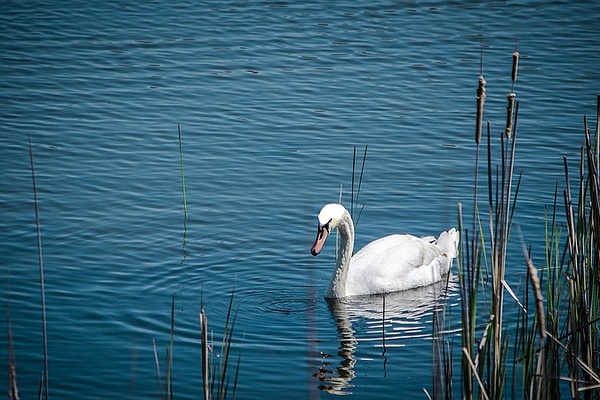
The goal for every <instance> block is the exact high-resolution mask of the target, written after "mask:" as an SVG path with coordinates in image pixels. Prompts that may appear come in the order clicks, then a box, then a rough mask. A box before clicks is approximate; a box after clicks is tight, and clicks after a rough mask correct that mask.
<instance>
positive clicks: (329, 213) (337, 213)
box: [310, 203, 348, 256]
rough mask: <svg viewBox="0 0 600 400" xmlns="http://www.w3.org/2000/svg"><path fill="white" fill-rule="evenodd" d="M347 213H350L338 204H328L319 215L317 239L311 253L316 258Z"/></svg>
mask: <svg viewBox="0 0 600 400" xmlns="http://www.w3.org/2000/svg"><path fill="white" fill-rule="evenodd" d="M347 213H348V211H346V209H345V208H344V206H342V205H341V204H337V203H331V204H327V205H326V206H325V207H323V208H322V209H321V212H320V213H319V227H318V230H317V238H316V239H315V243H314V244H313V245H312V247H311V249H310V253H311V254H312V255H313V256H316V255H318V254H319V253H320V252H321V250H322V249H323V246H324V245H325V241H326V240H327V236H328V235H329V234H330V233H331V231H333V230H334V229H335V228H337V227H338V225H339V223H340V221H341V220H342V219H343V218H344V215H345V214H347Z"/></svg>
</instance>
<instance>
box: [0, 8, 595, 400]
mask: <svg viewBox="0 0 600 400" xmlns="http://www.w3.org/2000/svg"><path fill="white" fill-rule="evenodd" d="M598 15H600V5H599V4H598V3H595V2H583V1H554V2H548V1H520V2H512V1H511V2H494V3H486V4H479V3H476V2H472V1H437V2H428V3H427V4H425V3H424V2H410V1H409V2H390V1H375V2H373V1H362V0H359V1H340V2H335V3H331V2H325V1H317V2H232V3H227V2H200V3H197V2H184V1H170V2H162V1H155V2H140V3H126V2H94V3H93V4H90V3H89V2H83V1H71V2H56V1H31V2H22V1H12V2H8V1H6V2H2V3H0V76H1V77H2V79H0V124H1V125H0V127H1V130H2V134H1V135H0V170H1V171H2V179H1V180H0V243H1V244H0V265H1V268H2V275H3V276H2V284H0V287H1V288H2V290H1V295H0V304H1V307H2V309H4V310H7V309H8V301H9V299H10V307H11V319H12V330H13V333H14V342H15V352H16V362H17V371H18V382H19V389H20V392H21V398H32V397H33V396H35V393H37V386H38V380H39V377H40V372H41V370H42V354H43V351H42V327H41V307H40V294H39V293H40V286H39V274H38V258H37V257H38V255H37V247H36V246H37V244H36V228H35V214H34V205H33V191H32V182H31V172H30V167H29V156H28V144H27V142H28V136H31V140H32V142H33V151H34V154H35V167H36V174H37V184H38V195H39V207H40V214H41V228H42V237H43V259H44V266H45V273H46V300H47V309H48V345H49V365H50V369H49V378H50V379H49V384H50V395H51V397H53V398H60V399H82V398H90V399H93V398H102V399H106V398H115V399H117V398H118V399H121V398H132V399H133V398H139V399H146V398H160V385H159V379H158V378H157V373H156V366H155V362H154V354H153V349H152V341H153V340H155V341H156V345H157V348H158V352H159V358H160V362H161V371H162V372H161V373H162V376H163V379H164V375H165V373H164V367H165V349H166V347H167V346H168V345H169V326H170V320H171V299H172V298H174V306H175V314H174V320H175V337H174V367H173V370H174V379H173V384H174V388H175V393H176V397H177V398H180V399H182V398H183V399H191V398H198V397H199V396H200V393H201V384H200V380H201V372H200V347H199V332H200V330H199V323H198V313H199V311H200V308H201V305H202V304H204V307H205V309H206V312H207V315H208V321H209V325H210V327H211V329H212V330H213V331H214V336H215V341H217V342H218V341H219V340H220V338H221V334H222V331H223V327H224V323H225V316H226V312H227V308H228V305H229V300H230V294H231V292H232V290H234V288H235V295H234V300H233V305H234V309H236V310H238V314H237V320H236V323H235V332H234V349H233V350H232V353H233V360H234V362H237V357H238V354H239V352H240V349H241V365H240V373H239V384H238V388H237V397H238V398H243V399H252V398H272V399H276V398H285V399H292V398H293V399H305V398H311V399H317V398H327V397H329V396H330V394H328V392H335V393H340V392H341V393H346V394H348V393H352V394H353V396H354V397H355V398H360V399H366V398H377V399H382V398H424V393H423V388H426V389H427V390H429V391H430V392H431V340H430V337H431V326H432V314H433V312H432V307H433V303H434V298H435V297H436V296H437V295H438V294H439V290H436V289H435V288H429V289H423V290H421V291H417V292H416V293H408V294H404V295H396V296H391V297H390V298H389V299H387V303H386V304H387V305H388V307H389V309H388V311H387V313H386V315H385V316H383V315H382V314H381V312H380V310H381V305H382V304H381V300H382V299H381V298H379V297H375V298H373V299H363V300H362V301H361V302H358V303H357V302H350V303H349V304H343V305H340V306H338V307H336V308H333V309H330V307H329V305H328V303H327V302H326V301H325V300H324V299H323V297H322V296H323V293H324V290H325V288H326V285H327V282H328V279H329V276H330V273H331V272H330V271H331V268H332V266H333V263H334V251H333V245H332V244H328V245H327V247H326V248H325V251H324V254H323V255H321V256H320V257H317V258H313V257H312V256H311V255H310V254H309V249H310V245H311V244H312V241H313V239H314V235H315V233H316V222H317V220H316V213H317V212H318V211H319V209H320V207H321V206H322V205H323V204H325V203H328V202H334V201H337V200H338V197H339V191H340V185H342V188H343V192H344V202H345V203H346V204H348V201H349V198H350V193H349V192H350V182H351V169H352V153H353V148H354V146H357V152H358V153H359V154H362V151H363V146H364V145H367V144H368V146H369V147H368V155H367V162H366V169H365V178H364V181H363V184H362V188H361V193H360V200H359V201H360V204H365V209H364V212H363V214H362V216H361V219H360V222H359V224H358V229H357V235H358V237H357V247H361V246H362V245H364V244H366V243H367V242H368V241H370V240H372V239H374V238H377V237H379V236H383V235H385V234H389V233H393V232H411V233H414V234H418V235H429V234H437V233H439V232H440V231H441V230H443V229H446V228H448V227H450V226H452V225H456V221H457V211H456V207H457V203H458V202H459V201H463V202H464V203H465V207H466V209H467V210H471V208H469V204H470V202H471V198H472V193H473V190H472V183H473V179H474V172H473V171H474V168H473V166H474V156H475V149H474V144H473V143H474V140H473V137H474V132H473V131H474V114H475V107H474V106H475V91H476V87H477V77H478V76H479V74H480V60H481V57H480V55H481V22H482V21H483V25H484V41H483V59H484V64H483V67H484V74H485V77H486V80H487V83H488V84H487V94H488V97H487V101H486V119H489V120H491V121H492V124H493V125H492V126H493V127H494V129H493V130H494V131H495V132H500V131H501V130H502V125H503V124H504V115H505V107H506V105H505V102H506V100H505V96H506V94H507V93H508V92H509V91H510V86H511V80H510V70H511V63H512V60H511V54H512V52H513V51H514V49H515V45H516V43H515V39H516V37H517V35H518V50H519V52H520V53H521V60H520V69H519V76H518V81H517V85H516V88H515V91H516V93H517V98H518V99H519V100H520V101H521V104H520V114H519V127H518V132H519V144H518V146H519V147H518V150H517V165H516V167H515V168H516V170H517V171H519V172H521V171H522V173H523V183H522V190H521V193H520V201H519V203H518V209H517V215H516V223H518V224H519V225H520V226H521V228H522V230H523V234H524V237H525V238H526V240H527V242H528V243H531V244H532V246H533V247H532V248H533V257H534V262H536V263H539V264H541V265H543V263H544V259H543V257H544V253H543V242H544V224H543V216H544V206H551V205H552V203H553V196H554V187H555V184H556V182H557V181H558V182H559V184H560V185H562V182H563V169H562V156H563V155H567V156H568V157H569V160H571V165H572V167H573V168H576V165H577V159H578V157H579V148H580V146H581V145H582V143H583V137H582V126H583V122H582V121H583V115H588V116H590V117H592V116H595V102H596V94H597V93H598V92H600V72H599V70H598V66H599V65H600V24H598V21H597V16H598ZM178 124H180V125H181V133H182V139H183V154H184V166H185V183H186V194H187V205H188V213H189V224H188V225H187V227H185V229H184V212H183V201H182V197H183V196H182V190H181V168H180V159H179V145H178V132H177V129H178V127H177V125H178ZM468 212H471V211H468ZM514 242H515V244H514V246H515V248H516V249H517V251H516V252H514V254H515V255H514V257H513V258H512V259H511V261H510V267H509V268H510V269H511V270H510V271H509V276H510V277H511V279H512V280H514V281H515V282H517V283H518V282H520V281H521V280H522V279H523V274H524V267H523V262H522V258H521V257H520V255H519V251H520V248H519V246H520V244H519V243H517V240H516V238H515V240H514ZM428 290H429V291H428ZM423 291H425V293H423ZM458 301H459V300H458V297H457V295H456V291H455V289H452V288H451V290H450V297H449V304H450V305H451V306H456V305H457V304H458ZM0 325H2V326H1V327H0V329H1V330H2V332H7V326H6V322H5V319H3V318H2V319H1V322H0ZM382 326H383V328H384V329H383V328H382ZM384 332H385V333H384ZM0 342H1V343H0V359H2V360H3V362H4V363H5V362H6V360H7V359H8V356H7V353H6V348H7V339H6V336H5V334H2V335H0ZM218 348H219V346H218V343H217V344H216V345H215V349H216V350H218Z"/></svg>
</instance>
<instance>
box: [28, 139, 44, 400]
mask: <svg viewBox="0 0 600 400" xmlns="http://www.w3.org/2000/svg"><path fill="white" fill-rule="evenodd" d="M29 161H30V163H31V179H32V182H33V203H34V207H35V226H36V232H37V249H38V264H39V270H40V292H41V302H42V340H43V348H44V370H43V389H44V390H43V392H44V396H45V399H46V400H48V397H49V394H48V388H49V383H48V329H47V323H46V285H45V279H44V256H43V254H42V228H41V226H42V225H41V222H40V210H39V202H38V195H37V183H36V178H35V161H34V158H33V146H32V144H31V135H30V136H29Z"/></svg>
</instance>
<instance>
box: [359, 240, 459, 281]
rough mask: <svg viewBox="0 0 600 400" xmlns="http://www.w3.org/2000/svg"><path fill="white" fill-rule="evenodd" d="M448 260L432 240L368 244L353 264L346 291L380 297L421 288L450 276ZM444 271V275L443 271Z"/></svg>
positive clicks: (380, 241) (388, 241)
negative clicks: (378, 295) (380, 295)
mask: <svg viewBox="0 0 600 400" xmlns="http://www.w3.org/2000/svg"><path fill="white" fill-rule="evenodd" d="M445 262H447V257H445V256H444V255H442V254H441V253H440V249H439V248H438V247H437V246H436V245H435V244H434V243H431V242H430V240H427V239H424V238H418V237H416V236H412V235H392V236H386V237H384V238H381V239H378V240H376V241H374V242H371V243H369V244H368V245H367V246H365V247H364V248H363V249H361V250H360V251H359V252H358V253H356V254H355V255H354V256H353V257H352V259H351V262H350V270H349V272H348V281H347V290H349V289H351V288H352V289H353V291H357V292H359V291H360V292H365V293H381V292H386V291H387V292H393V291H398V290H404V289H408V288H410V287H417V286H422V285H425V284H429V283H432V282H434V281H435V280H436V279H439V275H440V272H441V273H442V274H443V273H445V272H447V268H444V263H445ZM444 269H445V271H444Z"/></svg>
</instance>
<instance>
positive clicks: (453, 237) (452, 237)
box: [437, 228, 460, 259]
mask: <svg viewBox="0 0 600 400" xmlns="http://www.w3.org/2000/svg"><path fill="white" fill-rule="evenodd" d="M459 238H460V234H459V233H458V231H457V230H456V229H455V228H452V229H450V230H448V231H444V232H442V233H441V234H440V237H439V238H438V240H437V246H438V247H439V249H440V250H441V251H442V253H444V254H446V255H447V256H448V258H450V259H453V258H455V257H456V256H457V255H458V241H459Z"/></svg>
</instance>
